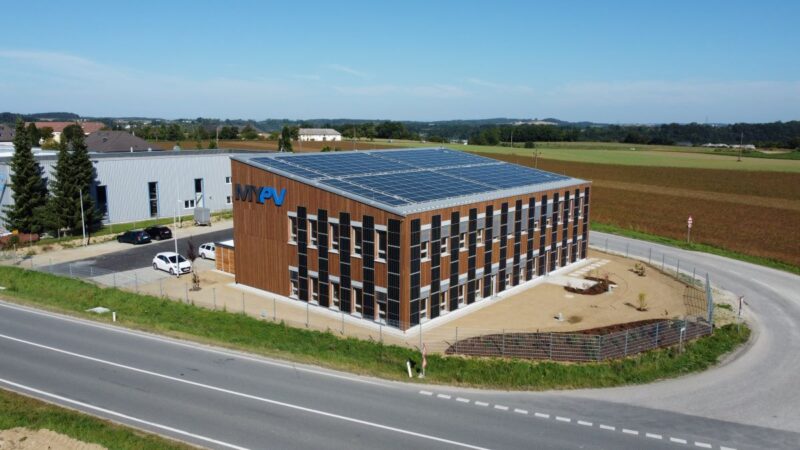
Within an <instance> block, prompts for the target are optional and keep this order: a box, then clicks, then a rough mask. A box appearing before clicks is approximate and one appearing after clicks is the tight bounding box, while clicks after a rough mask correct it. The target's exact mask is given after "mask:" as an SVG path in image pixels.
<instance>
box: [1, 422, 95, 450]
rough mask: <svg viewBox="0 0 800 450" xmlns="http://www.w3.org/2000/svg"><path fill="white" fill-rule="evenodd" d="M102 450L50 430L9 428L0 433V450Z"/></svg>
mask: <svg viewBox="0 0 800 450" xmlns="http://www.w3.org/2000/svg"><path fill="white" fill-rule="evenodd" d="M41 449H53V450H56V449H57V450H104V449H105V447H102V446H100V445H97V444H87V443H86V442H81V441H79V440H77V439H73V438H71V437H69V436H65V435H63V434H59V433H56V432H54V431H50V430H45V429H42V430H29V429H27V428H22V427H19V428H11V429H10V430H2V431H0V450H41Z"/></svg>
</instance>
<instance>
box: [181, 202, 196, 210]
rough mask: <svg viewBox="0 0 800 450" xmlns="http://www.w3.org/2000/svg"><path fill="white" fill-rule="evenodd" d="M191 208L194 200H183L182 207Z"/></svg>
mask: <svg viewBox="0 0 800 450" xmlns="http://www.w3.org/2000/svg"><path fill="white" fill-rule="evenodd" d="M192 208H194V200H184V201H183V209H192Z"/></svg>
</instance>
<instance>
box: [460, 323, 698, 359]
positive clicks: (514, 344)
mask: <svg viewBox="0 0 800 450" xmlns="http://www.w3.org/2000/svg"><path fill="white" fill-rule="evenodd" d="M711 332H712V327H711V325H710V324H708V323H706V322H704V321H699V320H659V321H656V322H654V323H648V324H644V325H640V326H636V327H632V328H628V329H625V330H621V331H616V332H613V333H607V334H586V333H555V332H554V333H526V332H508V333H501V334H486V335H481V336H476V337H472V338H467V339H463V340H460V341H456V342H455V343H453V345H451V346H450V347H448V348H447V350H445V354H448V355H466V356H494V357H506V358H524V359H541V360H551V361H577V362H589V361H603V360H606V359H616V358H624V357H627V356H629V355H634V354H637V353H641V352H645V351H648V350H653V349H656V348H660V347H670V346H673V345H682V344H683V342H685V341H686V340H691V339H695V338H698V337H701V336H706V335H709V334H711Z"/></svg>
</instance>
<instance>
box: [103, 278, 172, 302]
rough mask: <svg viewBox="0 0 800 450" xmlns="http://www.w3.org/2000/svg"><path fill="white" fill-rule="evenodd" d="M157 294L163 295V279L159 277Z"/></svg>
mask: <svg viewBox="0 0 800 450" xmlns="http://www.w3.org/2000/svg"><path fill="white" fill-rule="evenodd" d="M115 276H116V275H115ZM158 294H159V296H161V297H163V296H164V279H163V278H159V279H158Z"/></svg>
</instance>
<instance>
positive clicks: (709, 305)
mask: <svg viewBox="0 0 800 450" xmlns="http://www.w3.org/2000/svg"><path fill="white" fill-rule="evenodd" d="M706 305H707V306H706V308H708V323H709V324H710V325H713V324H714V297H713V296H712V295H711V281H709V278H708V272H706Z"/></svg>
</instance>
